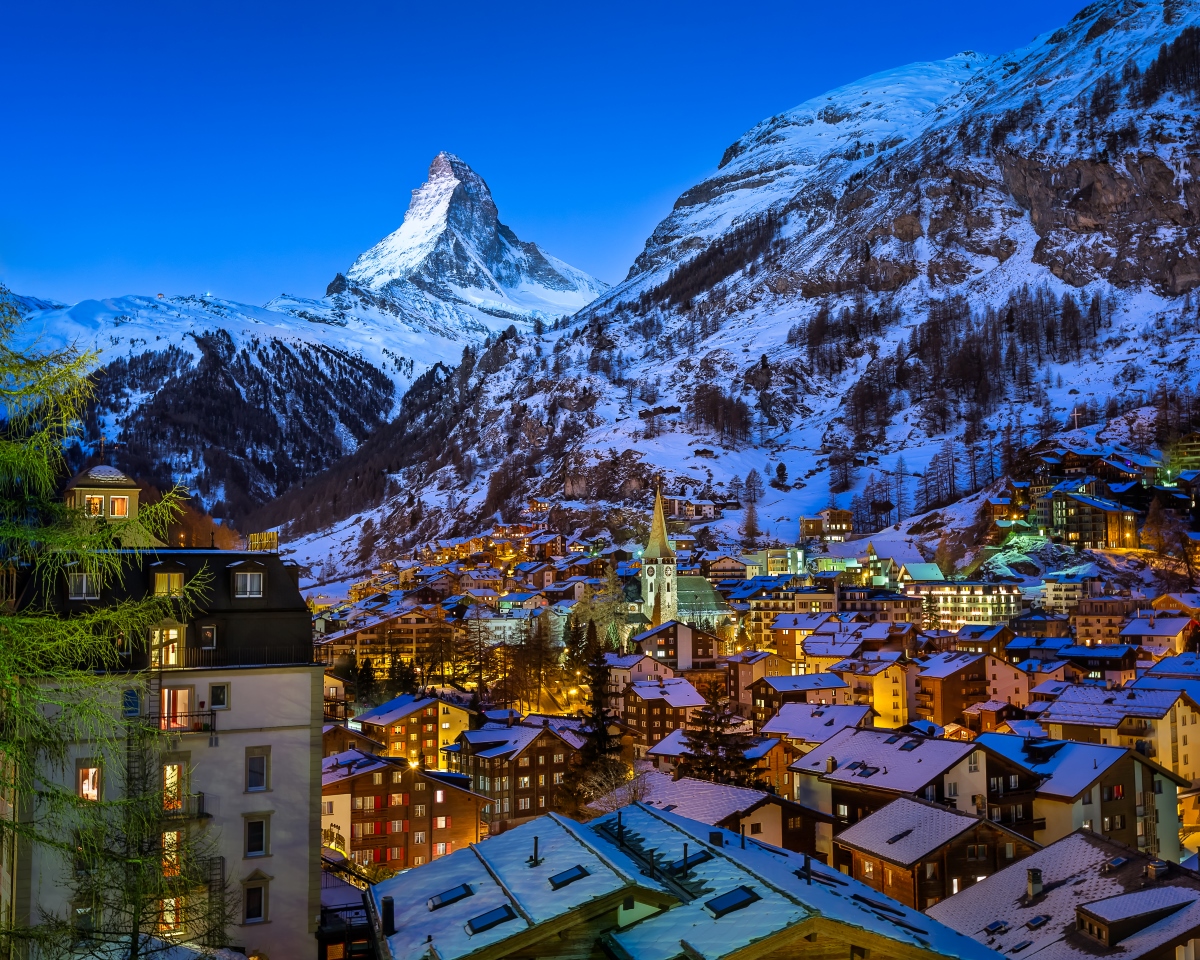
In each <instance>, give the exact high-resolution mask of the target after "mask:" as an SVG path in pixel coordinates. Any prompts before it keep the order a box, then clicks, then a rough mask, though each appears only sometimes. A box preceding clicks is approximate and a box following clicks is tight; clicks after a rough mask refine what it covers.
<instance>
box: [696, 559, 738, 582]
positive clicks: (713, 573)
mask: <svg viewBox="0 0 1200 960" xmlns="http://www.w3.org/2000/svg"><path fill="white" fill-rule="evenodd" d="M700 572H701V573H703V574H704V576H706V577H708V579H709V581H710V582H712V583H719V582H720V581H722V580H744V579H746V564H745V561H743V560H739V559H738V558H737V557H731V556H729V555H728V554H725V555H723V556H720V557H717V558H715V559H713V560H705V561H703V562H702V564H701V568H700Z"/></svg>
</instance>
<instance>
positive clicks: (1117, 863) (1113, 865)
mask: <svg viewBox="0 0 1200 960" xmlns="http://www.w3.org/2000/svg"><path fill="white" fill-rule="evenodd" d="M1128 862H1129V858H1128V857H1113V858H1112V859H1111V860H1109V861H1108V867H1109V869H1110V870H1118V869H1120V868H1121V867H1123V866H1125V864H1127V863H1128Z"/></svg>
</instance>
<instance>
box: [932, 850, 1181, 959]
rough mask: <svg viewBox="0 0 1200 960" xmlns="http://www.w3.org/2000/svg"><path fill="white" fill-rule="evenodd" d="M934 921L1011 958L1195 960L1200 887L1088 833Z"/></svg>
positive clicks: (989, 882) (944, 909) (1007, 873)
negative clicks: (1190, 958) (1182, 959)
mask: <svg viewBox="0 0 1200 960" xmlns="http://www.w3.org/2000/svg"><path fill="white" fill-rule="evenodd" d="M928 916H929V917H930V918H931V919H933V920H935V921H938V922H940V923H945V924H947V925H949V926H951V927H954V928H955V929H956V930H958V931H960V932H963V933H967V932H968V931H970V932H969V933H968V934H967V935H969V936H974V937H975V938H976V939H977V940H979V942H980V943H981V944H982V943H984V942H986V943H987V944H988V946H990V947H991V948H992V949H994V950H996V951H998V952H1000V953H1002V954H1003V955H1005V956H1009V955H1016V956H1019V955H1021V953H1023V952H1028V954H1029V955H1030V956H1036V957H1037V958H1038V960H1078V958H1079V957H1082V956H1106V955H1120V956H1121V957H1123V958H1126V960H1162V958H1171V957H1179V956H1181V955H1182V956H1184V957H1186V956H1187V955H1188V954H1189V953H1190V952H1192V951H1193V949H1194V948H1193V946H1192V944H1193V943H1194V941H1195V940H1196V939H1197V938H1200V879H1197V877H1196V874H1195V873H1193V872H1192V871H1190V870H1185V869H1181V868H1180V867H1179V866H1178V865H1177V864H1172V863H1167V862H1166V861H1165V859H1163V858H1159V857H1156V856H1154V855H1151V854H1149V853H1146V852H1144V851H1140V850H1136V849H1134V848H1132V847H1130V846H1127V845H1126V844H1124V843H1121V842H1114V841H1113V840H1110V839H1108V838H1107V837H1104V836H1102V835H1101V834H1098V833H1094V832H1092V831H1088V830H1081V831H1079V832H1077V833H1073V834H1070V835H1069V836H1067V837H1064V838H1062V839H1061V840H1059V841H1057V842H1056V843H1053V844H1050V845H1049V846H1047V847H1045V848H1044V849H1042V850H1038V851H1037V852H1036V853H1033V854H1031V855H1030V856H1028V857H1026V858H1025V859H1024V860H1022V861H1021V862H1020V863H1017V864H1014V865H1012V866H1009V867H1007V868H1005V869H1004V870H1001V871H1000V872H999V873H995V874H993V875H992V876H990V877H988V878H987V879H986V880H984V881H983V882H982V883H977V884H974V885H972V886H970V887H968V888H967V889H965V890H964V891H963V892H962V893H961V894H960V895H959V896H957V897H952V898H950V899H949V900H945V901H943V902H941V903H938V904H935V905H933V906H932V907H930V908H929V912H928ZM1018 948H1019V949H1018Z"/></svg>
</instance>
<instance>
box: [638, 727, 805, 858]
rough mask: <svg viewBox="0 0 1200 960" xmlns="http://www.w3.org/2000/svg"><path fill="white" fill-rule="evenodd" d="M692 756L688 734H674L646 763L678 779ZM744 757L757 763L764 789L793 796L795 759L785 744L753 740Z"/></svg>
mask: <svg viewBox="0 0 1200 960" xmlns="http://www.w3.org/2000/svg"><path fill="white" fill-rule="evenodd" d="M691 753H692V750H691V748H690V747H689V746H688V742H687V731H686V730H672V731H671V732H670V733H668V734H667V735H666V736H665V737H663V738H662V739H661V740H659V741H658V743H656V744H655V745H654V746H652V747H651V748H650V749H649V750H647V751H646V759H647V760H649V761H650V762H651V763H653V764H654V768H655V769H656V770H658V771H659V772H660V773H663V774H667V775H669V776H679V775H680V773H681V772H682V771H683V769H685V767H683V766H681V764H682V763H683V759H684V758H685V757H687V756H690V755H691ZM745 756H746V759H747V760H751V761H753V763H754V770H755V775H756V776H757V777H758V781H759V785H760V787H761V789H763V790H767V791H769V792H771V793H776V794H783V795H790V794H791V792H792V788H791V782H792V775H791V773H790V772H789V771H788V764H790V763H791V762H792V759H794V758H793V756H792V753H791V751H790V750H789V749H788V747H787V745H786V744H784V743H783V741H781V740H779V739H778V738H775V737H765V736H764V737H753V738H752V739H751V742H750V745H749V746H748V747H747V748H746V753H745ZM681 815H682V814H681ZM769 842H773V841H769Z"/></svg>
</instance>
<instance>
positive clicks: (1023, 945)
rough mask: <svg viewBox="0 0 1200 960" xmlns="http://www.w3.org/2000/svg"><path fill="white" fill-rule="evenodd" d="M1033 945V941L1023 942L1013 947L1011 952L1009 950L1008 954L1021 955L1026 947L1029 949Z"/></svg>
mask: <svg viewBox="0 0 1200 960" xmlns="http://www.w3.org/2000/svg"><path fill="white" fill-rule="evenodd" d="M1031 943H1033V941H1032V940H1022V941H1021V942H1020V943H1018V944H1015V945H1014V946H1013V948H1012V949H1011V950H1009V951H1008V952H1009V953H1020V952H1021V951H1022V950H1024V949H1025V948H1026V947H1028V946H1029V945H1030V944H1031Z"/></svg>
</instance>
